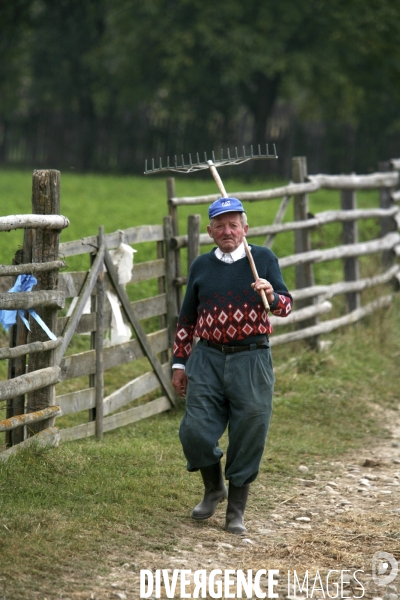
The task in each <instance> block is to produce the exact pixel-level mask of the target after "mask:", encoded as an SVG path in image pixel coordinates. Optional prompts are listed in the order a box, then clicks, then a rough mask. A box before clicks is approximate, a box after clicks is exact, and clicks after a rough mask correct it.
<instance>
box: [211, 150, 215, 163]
mask: <svg viewBox="0 0 400 600" xmlns="http://www.w3.org/2000/svg"><path fill="white" fill-rule="evenodd" d="M211 156H212V161H213V162H214V163H215V152H214V150H213V151H212V152H211Z"/></svg>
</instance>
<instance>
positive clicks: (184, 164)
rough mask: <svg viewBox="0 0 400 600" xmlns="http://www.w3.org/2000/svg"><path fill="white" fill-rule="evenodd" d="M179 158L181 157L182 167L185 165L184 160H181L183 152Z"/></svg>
mask: <svg viewBox="0 0 400 600" xmlns="http://www.w3.org/2000/svg"><path fill="white" fill-rule="evenodd" d="M181 159H182V167H184V166H185V161H184V160H183V154H181Z"/></svg>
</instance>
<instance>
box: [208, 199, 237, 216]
mask: <svg viewBox="0 0 400 600" xmlns="http://www.w3.org/2000/svg"><path fill="white" fill-rule="evenodd" d="M227 212H241V213H243V212H246V211H245V210H244V208H243V204H242V203H241V202H240V200H238V199H237V198H218V200H216V201H215V202H213V203H212V204H211V205H210V206H209V208H208V216H209V218H210V219H213V218H214V217H217V216H218V215H222V213H227Z"/></svg>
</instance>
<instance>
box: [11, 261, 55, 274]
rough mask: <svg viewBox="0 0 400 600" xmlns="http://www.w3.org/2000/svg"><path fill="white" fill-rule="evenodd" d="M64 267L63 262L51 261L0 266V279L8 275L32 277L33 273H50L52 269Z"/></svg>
mask: <svg viewBox="0 0 400 600" xmlns="http://www.w3.org/2000/svg"><path fill="white" fill-rule="evenodd" d="M64 267H66V264H65V262H64V261H63V260H52V261H50V262H47V263H27V264H22V265H0V277H7V276H9V275H23V274H25V273H27V274H29V275H33V274H34V273H42V272H44V271H52V270H53V269H62V268H64Z"/></svg>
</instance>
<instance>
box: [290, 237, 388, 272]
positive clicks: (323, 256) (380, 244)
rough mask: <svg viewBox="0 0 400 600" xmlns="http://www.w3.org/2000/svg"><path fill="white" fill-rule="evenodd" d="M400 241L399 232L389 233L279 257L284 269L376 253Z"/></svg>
mask: <svg viewBox="0 0 400 600" xmlns="http://www.w3.org/2000/svg"><path fill="white" fill-rule="evenodd" d="M399 243H400V235H399V233H397V232H393V233H389V234H388V235H386V236H385V237H384V238H380V239H378V240H371V241H370V242H360V243H358V244H351V245H344V246H336V247H335V248H328V249H326V250H311V251H310V252H304V253H302V254H293V255H291V256H285V257H284V258H281V259H279V265H280V267H281V268H282V269H283V268H285V267H290V266H293V265H297V264H302V263H307V262H313V263H319V262H325V261H328V260H337V259H340V258H345V257H347V256H363V255H367V254H375V253H377V252H382V251H383V250H389V249H391V248H394V247H395V246H396V245H397V244H399Z"/></svg>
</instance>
